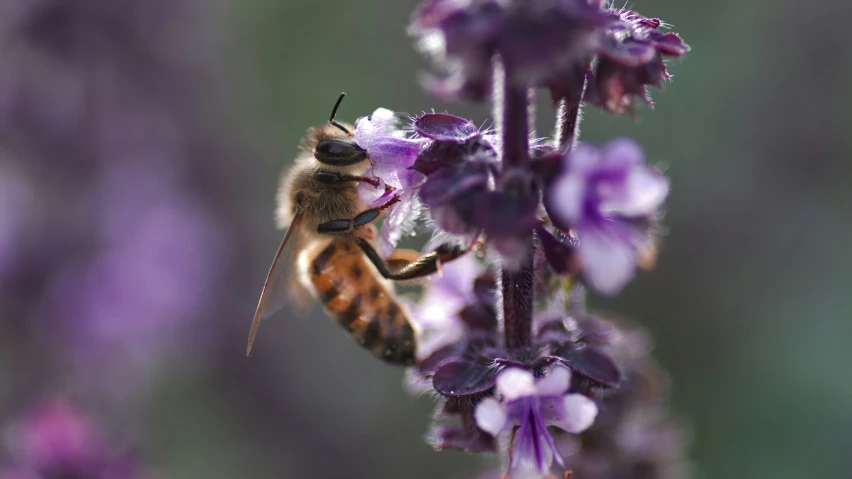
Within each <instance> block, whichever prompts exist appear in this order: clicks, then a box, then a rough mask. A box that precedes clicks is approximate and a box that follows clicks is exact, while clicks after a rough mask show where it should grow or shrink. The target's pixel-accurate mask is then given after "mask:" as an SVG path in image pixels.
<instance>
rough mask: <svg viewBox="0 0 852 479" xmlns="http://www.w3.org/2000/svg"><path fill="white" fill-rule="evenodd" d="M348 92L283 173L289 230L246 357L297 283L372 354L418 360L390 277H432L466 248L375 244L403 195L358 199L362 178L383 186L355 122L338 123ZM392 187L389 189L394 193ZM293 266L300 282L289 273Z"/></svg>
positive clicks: (284, 221) (283, 214)
mask: <svg viewBox="0 0 852 479" xmlns="http://www.w3.org/2000/svg"><path fill="white" fill-rule="evenodd" d="M344 96H345V94H341V95H340V97H339V98H338V99H337V103H335V105H334V108H333V109H332V112H331V117H330V118H329V120H328V123H327V124H324V125H322V126H319V127H314V128H311V129H309V130H308V133H307V135H306V136H305V138H304V139H303V141H302V146H301V149H302V151H303V152H302V154H301V155H300V156H299V157H298V158H297V159H296V161H295V163H294V165H293V166H292V167H291V168H290V169H289V170H288V171H287V172H286V173H285V174H284V175H282V178H281V183H280V187H279V190H278V196H277V200H278V209H277V213H276V217H277V221H278V224H279V226H280V227H282V228H285V227H286V229H287V232H286V233H285V234H284V239H283V240H282V241H281V246H279V248H278V252H277V253H276V255H275V259H274V260H273V262H272V266H271V267H270V269H269V274H268V275H267V277H266V282H265V283H264V286H263V291H262V292H261V294H260V300H259V301H258V305H257V310H256V311H255V314H254V319H253V320H252V324H251V330H250V332H249V338H248V346H247V348H246V356H249V355H250V353H251V350H252V345H253V344H254V340H255V336H256V334H257V329H258V326H259V324H260V321H261V320H262V319H265V318H267V317H269V316H270V315H272V314H273V313H274V312H276V311H277V310H279V309H280V308H281V307H282V306H283V302H284V301H283V300H285V299H286V297H287V296H288V294H287V292H288V290H289V291H290V292H291V293H292V292H293V291H294V289H293V286H295V285H299V286H301V287H302V288H304V290H307V291H308V292H309V293H310V294H311V295H312V296H313V297H314V298H316V299H317V300H319V301H320V302H321V303H322V304H323V306H324V308H325V310H326V312H327V313H328V315H329V316H330V317H331V318H332V319H333V320H334V321H336V322H337V323H338V324H340V326H342V327H343V328H344V329H346V331H347V332H348V333H349V336H350V337H351V338H352V339H353V340H354V341H355V342H357V343H358V344H360V345H361V346H362V347H364V348H366V349H367V350H369V351H370V352H371V353H372V354H373V355H374V356H376V357H377V358H380V359H382V360H384V361H386V362H388V363H392V364H403V365H409V364H413V362H414V360H415V356H416V344H417V341H416V336H417V334H418V331H417V327H416V324H415V323H413V322H412V321H411V319H410V317H409V314H408V313H407V312H406V310H405V308H404V307H403V305H401V304H400V302H399V301H398V300H397V299H396V297H395V295H394V289H393V284H392V282H393V281H405V280H412V279H416V278H420V277H423V276H426V275H429V274H432V273H434V272H436V271H438V270H439V269H440V264H441V263H442V262H447V261H452V260H453V259H455V258H458V257H459V256H461V255H463V254H464V253H465V252H466V249H464V248H462V247H459V246H451V245H441V246H439V247H438V248H437V249H436V250H435V251H433V252H431V253H428V254H426V255H422V256H421V255H420V254H419V253H418V252H417V251H412V250H405V249H397V250H394V251H393V252H392V253H391V255H390V256H389V257H388V258H387V260H383V259H382V258H381V256H380V255H379V254H378V253H377V252H376V250H375V249H374V247H373V245H372V241H373V240H374V239H375V237H376V228H375V227H374V226H373V225H372V224H371V223H372V222H373V221H375V220H376V219H377V218H379V216H380V215H381V214H382V212H383V211H384V210H386V209H387V208H389V207H390V206H392V205H393V204H394V203H396V202H398V201H399V197H398V196H396V195H391V199H390V200H389V201H387V202H386V203H385V204H382V205H380V206H378V207H376V208H368V207H367V206H365V205H364V204H363V203H362V202H361V201H360V200H359V199H358V192H357V185H358V184H359V183H362V182H363V183H368V184H370V185H373V186H374V187H379V181H378V179H377V178H371V177H368V176H364V175H365V174H366V173H367V170H368V169H369V168H370V167H371V165H372V163H371V161H370V158H369V155H368V154H367V152H366V151H365V150H364V149H363V148H361V147H360V146H358V145H357V144H356V143H355V140H354V139H353V134H352V132H351V131H350V128H352V126H351V125H343V124H341V123H338V122H337V121H335V116H336V114H337V109H338V108H339V107H340V103H341V102H342V101H343V98H344ZM387 188H388V189H387V190H386V192H387V193H391V192H392V191H393V188H392V187H387ZM288 244H290V245H291V246H290V247H288ZM285 249H287V251H292V252H293V254H294V255H295V261H293V260H292V259H290V258H285V256H288V255H287V254H286V253H285ZM290 267H292V268H293V272H294V273H295V276H296V278H295V281H294V278H292V276H291V275H289V274H286V273H285V270H287V269H289V268H290ZM296 282H297V283H296ZM288 283H289V284H288ZM294 283H295V284H294ZM295 291H298V289H297V290H295ZM291 295H292V294H291Z"/></svg>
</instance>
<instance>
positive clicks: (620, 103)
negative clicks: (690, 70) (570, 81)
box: [585, 10, 689, 114]
mask: <svg viewBox="0 0 852 479" xmlns="http://www.w3.org/2000/svg"><path fill="white" fill-rule="evenodd" d="M609 14H610V22H609V25H608V28H607V29H606V31H605V34H604V35H603V36H602V39H601V42H600V47H599V48H598V54H599V60H598V62H597V66H596V68H595V70H594V72H593V73H591V74H590V75H589V82H588V87H587V89H586V94H585V97H586V99H587V100H589V101H591V102H592V103H595V104H597V105H599V106H601V107H603V108H604V109H606V110H607V111H610V112H612V113H618V114H625V113H627V114H630V113H632V112H633V109H634V103H635V98H636V97H638V98H640V99H642V101H644V102H645V103H646V104H647V105H648V106H649V107H653V103H651V99H650V98H648V94H647V91H646V86H647V85H652V86H656V87H660V86H662V82H663V80H668V79H669V78H670V77H671V75H669V74H668V72H667V71H666V65H665V63H664V61H663V58H664V57H679V56H682V55H685V54H686V53H687V52H688V51H689V46H688V45H686V44H685V43H684V42H683V40H681V38H680V36H678V35H677V34H676V33H671V32H669V33H664V32H662V31H660V30H659V28H660V26H662V22H661V21H660V19H658V18H645V17H643V16H641V15H639V14H637V13H635V12H632V11H629V10H610V11H609Z"/></svg>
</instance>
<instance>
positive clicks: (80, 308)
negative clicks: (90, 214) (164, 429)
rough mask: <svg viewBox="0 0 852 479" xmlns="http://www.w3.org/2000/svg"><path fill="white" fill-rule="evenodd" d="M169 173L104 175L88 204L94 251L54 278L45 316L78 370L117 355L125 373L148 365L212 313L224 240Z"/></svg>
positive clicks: (141, 170)
mask: <svg viewBox="0 0 852 479" xmlns="http://www.w3.org/2000/svg"><path fill="white" fill-rule="evenodd" d="M169 174H170V172H169V171H168V169H166V170H163V169H159V168H154V167H152V166H151V165H143V164H113V165H110V167H109V168H106V173H105V175H104V177H103V179H102V181H101V183H100V187H99V189H98V190H97V191H95V192H94V194H93V197H92V198H91V201H92V204H93V205H94V208H95V209H96V210H97V223H96V230H95V233H96V235H97V237H98V241H97V244H98V246H99V247H98V248H97V249H96V250H95V251H93V252H92V253H91V254H89V255H87V256H86V257H83V258H80V259H78V260H77V261H74V262H69V263H68V264H66V265H65V266H63V267H62V268H61V269H60V270H59V271H58V272H57V274H56V275H55V277H54V281H53V284H52V287H51V288H50V289H49V293H48V299H47V302H48V304H49V308H50V309H51V312H50V313H49V314H47V315H46V316H48V317H51V318H58V319H59V320H60V321H61V322H62V323H61V325H60V329H61V330H63V331H64V332H65V333H66V334H64V335H63V342H62V345H63V346H64V347H66V348H69V349H70V350H71V352H72V353H73V354H74V356H75V358H76V359H77V360H78V361H81V364H80V366H81V367H84V368H85V367H86V366H87V365H91V364H101V363H103V362H104V361H103V356H104V355H107V354H114V353H115V352H116V351H121V352H122V357H123V358H125V359H126V361H125V365H127V364H132V363H141V364H148V363H150V362H151V360H153V359H155V358H156V357H157V356H158V355H160V354H162V353H163V352H165V351H168V350H169V348H171V347H173V346H175V344H172V341H175V340H177V338H178V337H180V336H183V335H185V334H186V333H187V332H188V331H189V328H190V327H192V324H193V322H194V321H196V320H197V319H199V318H201V317H203V316H204V312H206V311H208V310H209V309H208V308H209V303H210V301H211V298H212V295H214V294H215V293H214V291H213V288H214V285H215V283H216V281H217V280H218V279H219V278H220V277H221V276H220V273H221V268H222V265H223V261H226V260H227V256H228V251H227V247H226V243H224V242H223V240H222V238H223V232H222V231H221V229H220V227H219V225H218V223H217V222H216V221H215V220H214V218H213V217H212V215H211V214H210V212H209V211H207V209H206V208H205V207H204V206H203V204H201V203H200V201H199V200H198V199H197V198H195V197H194V196H193V195H191V194H189V193H188V192H185V191H179V190H178V185H177V184H175V182H174V180H171V179H169ZM199 340H200V337H199V336H195V341H196V344H195V346H196V347H198V348H199V349H203V341H199ZM110 365H113V366H114V365H115V362H111V363H110ZM103 376H104V377H108V376H109V375H106V374H105V375H103Z"/></svg>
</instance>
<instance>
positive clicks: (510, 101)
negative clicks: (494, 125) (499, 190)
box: [495, 78, 529, 170]
mask: <svg viewBox="0 0 852 479" xmlns="http://www.w3.org/2000/svg"><path fill="white" fill-rule="evenodd" d="M508 82H509V80H508V79H506V78H504V80H503V98H502V100H503V105H502V106H503V108H502V111H501V113H502V121H501V122H500V123H501V128H502V130H501V134H502V137H503V169H504V170H505V169H509V168H512V167H516V166H522V165H524V164H525V163H527V162H528V160H529V125H528V120H527V115H528V113H529V96H528V95H527V89H526V88H518V87H516V86H513V85H511V84H509V83H508ZM495 101H500V99H499V98H497V99H496V100H495Z"/></svg>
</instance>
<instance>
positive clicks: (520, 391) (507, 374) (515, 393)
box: [497, 368, 536, 401]
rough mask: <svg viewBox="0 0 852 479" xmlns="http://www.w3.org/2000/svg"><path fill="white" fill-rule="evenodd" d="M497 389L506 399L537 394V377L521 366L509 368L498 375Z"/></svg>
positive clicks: (510, 399)
mask: <svg viewBox="0 0 852 479" xmlns="http://www.w3.org/2000/svg"><path fill="white" fill-rule="evenodd" d="M497 389H498V390H499V391H500V394H502V395H503V400H504V401H512V400H514V399H517V398H520V397H524V396H535V395H536V388H535V378H534V377H533V375H532V373H531V372H529V371H526V370H524V369H520V368H508V369H506V370H504V371H503V372H502V373H500V375H499V376H497Z"/></svg>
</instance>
